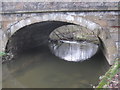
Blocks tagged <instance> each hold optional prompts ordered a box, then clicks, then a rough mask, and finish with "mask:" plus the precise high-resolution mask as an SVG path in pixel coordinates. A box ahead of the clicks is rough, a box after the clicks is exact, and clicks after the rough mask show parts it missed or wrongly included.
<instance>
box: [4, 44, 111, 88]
mask: <svg viewBox="0 0 120 90" xmlns="http://www.w3.org/2000/svg"><path fill="white" fill-rule="evenodd" d="M108 68H109V65H108V63H107V61H106V60H105V57H104V56H103V54H102V53H101V52H98V53H97V54H96V55H95V56H94V57H92V58H90V59H89V60H86V61H83V62H69V61H65V60H62V59H60V58H58V57H56V56H55V55H54V54H52V53H51V52H50V49H49V47H48V46H45V45H43V46H40V47H39V48H36V49H34V50H32V51H28V52H27V53H22V54H20V55H19V56H18V57H17V58H16V59H15V60H12V61H11V62H7V63H4V64H3V88H90V87H92V85H97V84H98V82H99V76H100V75H103V74H104V73H105V72H106V71H107V70H108Z"/></svg>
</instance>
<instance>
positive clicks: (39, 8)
mask: <svg viewBox="0 0 120 90" xmlns="http://www.w3.org/2000/svg"><path fill="white" fill-rule="evenodd" d="M0 6H1V7H2V11H1V12H0V13H1V22H0V39H1V40H0V51H1V52H7V51H11V50H13V49H21V48H22V49H24V48H32V47H33V46H34V47H36V46H37V45H40V44H41V43H44V42H45V41H42V38H43V37H44V38H46V40H47V39H48V36H49V34H50V33H51V32H52V31H53V30H54V29H56V28H58V27H60V26H63V25H68V24H76V25H79V26H82V27H85V28H87V29H88V30H90V31H92V32H94V34H95V35H96V36H97V37H98V38H99V39H100V41H101V44H102V46H103V48H102V51H103V53H104V55H105V57H106V59H107V61H108V63H109V64H110V65H112V64H113V62H114V60H115V58H116V57H118V53H117V52H118V43H119V42H118V28H119V25H118V16H119V11H118V8H119V5H118V2H114V3H113V2H106V3H105V2H2V3H1V4H0ZM12 37H16V38H14V42H13V41H12V40H11V38H12ZM9 43H10V44H9Z"/></svg>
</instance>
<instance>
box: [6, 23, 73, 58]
mask: <svg viewBox="0 0 120 90" xmlns="http://www.w3.org/2000/svg"><path fill="white" fill-rule="evenodd" d="M68 24H72V23H67V22H61V21H44V22H39V23H35V24H31V25H28V26H25V27H23V28H21V29H19V30H18V31H17V32H15V33H14V34H13V35H12V36H11V37H10V39H9V40H8V42H7V46H6V53H11V54H13V55H15V56H16V55H17V54H19V53H22V52H25V51H27V50H30V49H33V48H35V47H39V46H40V45H43V44H44V45H47V43H48V39H49V34H50V33H51V32H52V31H53V30H54V29H56V28H58V27H60V26H63V25H68Z"/></svg>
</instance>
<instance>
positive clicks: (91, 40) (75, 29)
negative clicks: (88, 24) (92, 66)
mask: <svg viewBox="0 0 120 90" xmlns="http://www.w3.org/2000/svg"><path fill="white" fill-rule="evenodd" d="M49 42H50V49H51V51H52V53H53V54H55V56H57V57H59V58H62V59H64V60H67V61H74V62H78V61H84V60H86V59H89V58H91V57H92V56H93V55H95V54H96V52H97V51H98V48H99V46H98V45H99V44H100V42H99V39H98V38H97V37H96V35H94V33H93V32H92V31H90V30H88V29H86V28H85V27H82V26H77V25H65V26H61V27H59V28H57V29H55V30H54V31H53V32H52V33H51V34H50V41H49Z"/></svg>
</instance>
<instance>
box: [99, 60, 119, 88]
mask: <svg viewBox="0 0 120 90" xmlns="http://www.w3.org/2000/svg"><path fill="white" fill-rule="evenodd" d="M119 81H120V59H116V61H115V63H114V64H113V65H112V66H111V68H110V69H109V70H108V71H107V72H106V74H105V75H104V76H100V83H99V84H98V86H97V88H110V89H111V90H113V88H120V82H119Z"/></svg>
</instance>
